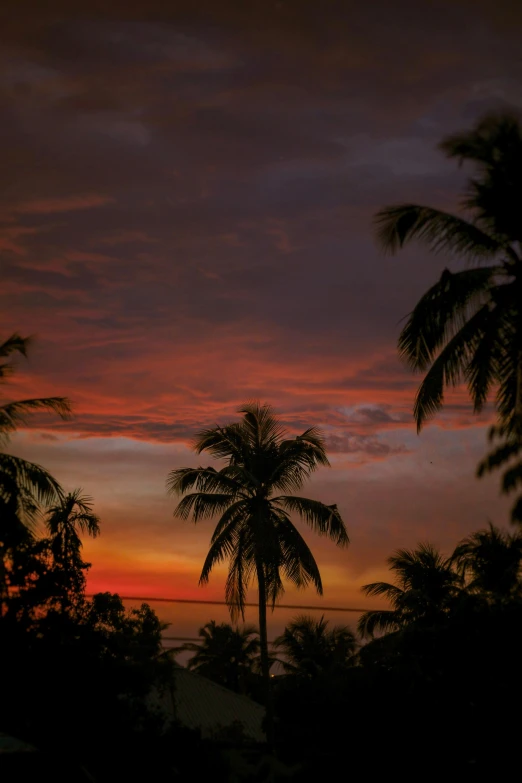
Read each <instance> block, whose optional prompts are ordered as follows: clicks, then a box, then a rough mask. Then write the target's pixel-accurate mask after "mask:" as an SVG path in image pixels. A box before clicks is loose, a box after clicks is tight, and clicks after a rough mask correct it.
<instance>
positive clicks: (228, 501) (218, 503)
mask: <svg viewBox="0 0 522 783" xmlns="http://www.w3.org/2000/svg"><path fill="white" fill-rule="evenodd" d="M234 498H235V496H234V495H231V494H217V493H212V492H193V493H191V494H190V495H185V496H184V497H183V498H182V499H181V500H180V502H179V503H178V505H177V506H176V508H175V509H174V516H175V517H179V518H180V519H188V518H189V517H190V515H191V514H192V519H193V521H194V522H195V523H197V522H199V521H200V520H202V519H212V517H214V516H215V515H216V514H220V513H223V512H224V511H226V510H227V509H228V508H229V507H230V506H231V505H232V504H233V503H234Z"/></svg>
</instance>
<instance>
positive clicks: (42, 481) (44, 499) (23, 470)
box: [0, 453, 63, 505]
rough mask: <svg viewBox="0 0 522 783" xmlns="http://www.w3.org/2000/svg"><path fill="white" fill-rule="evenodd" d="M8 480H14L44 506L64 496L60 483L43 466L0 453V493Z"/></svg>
mask: <svg viewBox="0 0 522 783" xmlns="http://www.w3.org/2000/svg"><path fill="white" fill-rule="evenodd" d="M7 480H14V481H15V482H16V485H17V486H18V487H20V489H21V490H23V491H25V492H28V493H31V494H32V495H34V497H35V499H36V501H37V502H38V503H42V504H44V505H48V504H49V503H52V502H53V501H54V500H55V499H56V498H60V497H62V496H63V491H62V488H61V486H60V484H59V483H58V481H56V479H55V478H53V476H51V474H50V473H49V472H48V471H47V470H45V468H43V467H42V466H41V465H37V464H36V463H34V462H28V460H25V459H22V458H21V457H13V456H12V455H11V454H4V453H0V492H1V491H2V489H1V488H2V486H3V485H4V482H6V481H7Z"/></svg>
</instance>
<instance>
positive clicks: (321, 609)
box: [87, 593, 368, 614]
mask: <svg viewBox="0 0 522 783" xmlns="http://www.w3.org/2000/svg"><path fill="white" fill-rule="evenodd" d="M92 597H93V593H91V594H89V595H87V598H92ZM120 598H121V600H122V601H146V602H147V603H153V602H154V601H156V602H158V603H164V604H206V605H207V606H228V604H227V602H226V601H205V600H202V599H200V598H157V597H147V596H142V595H120ZM245 606H249V607H256V608H257V607H258V606H259V604H255V603H246V604H245ZM270 608H272V607H270ZM274 608H275V609H306V610H307V611H311V612H314V611H315V612H356V613H358V614H362V613H363V612H367V611H368V609H358V608H355V607H353V606H305V605H299V604H276V605H275V607H274Z"/></svg>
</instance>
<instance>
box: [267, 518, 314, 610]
mask: <svg viewBox="0 0 522 783" xmlns="http://www.w3.org/2000/svg"><path fill="white" fill-rule="evenodd" d="M277 535H278V539H279V548H280V551H281V564H280V567H281V569H282V571H283V574H284V576H285V577H286V579H288V580H289V581H290V582H292V584H294V585H295V586H296V587H297V588H304V587H307V586H308V585H309V584H310V583H311V584H313V586H314V587H315V589H316V590H317V592H318V594H319V595H322V594H323V585H322V581H321V574H320V573H319V568H318V566H317V563H316V561H315V558H314V556H313V554H312V552H311V550H310V548H309V547H308V544H307V543H306V541H305V540H304V538H303V537H302V536H301V534H300V533H299V531H298V530H297V528H296V527H295V526H294V525H293V524H292V523H291V521H290V520H289V519H288V518H287V517H286V515H285V514H284V513H281V512H280V513H279V514H277Z"/></svg>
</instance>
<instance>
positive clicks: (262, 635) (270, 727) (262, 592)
mask: <svg viewBox="0 0 522 783" xmlns="http://www.w3.org/2000/svg"><path fill="white" fill-rule="evenodd" d="M256 570H257V582H258V585H259V641H260V646H261V676H262V678H263V686H264V696H265V709H266V740H267V743H268V747H269V748H270V750H272V749H273V747H274V705H273V701H272V688H271V683H270V661H269V660H268V635H267V628H266V582H265V573H264V569H263V566H262V564H261V563H258V564H257V569H256Z"/></svg>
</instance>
